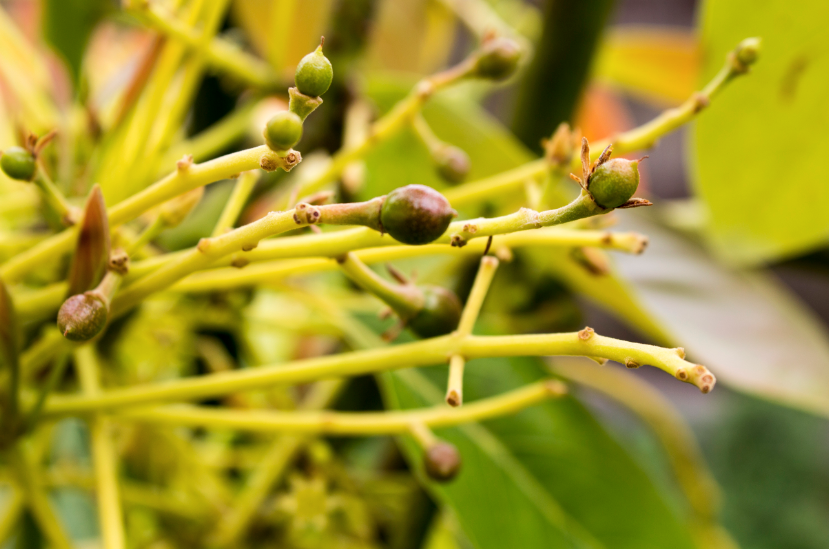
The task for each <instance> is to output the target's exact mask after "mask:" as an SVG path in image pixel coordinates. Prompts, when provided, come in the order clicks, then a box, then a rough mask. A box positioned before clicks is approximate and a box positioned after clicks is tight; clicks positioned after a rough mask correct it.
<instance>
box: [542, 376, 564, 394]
mask: <svg viewBox="0 0 829 549" xmlns="http://www.w3.org/2000/svg"><path fill="white" fill-rule="evenodd" d="M544 389H545V390H546V391H547V394H548V395H550V396H554V397H560V396H564V395H566V394H567V393H568V390H567V385H565V384H564V383H562V382H560V381H558V380H557V379H548V380H546V381H544Z"/></svg>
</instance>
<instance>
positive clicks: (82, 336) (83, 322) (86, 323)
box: [58, 292, 107, 341]
mask: <svg viewBox="0 0 829 549" xmlns="http://www.w3.org/2000/svg"><path fill="white" fill-rule="evenodd" d="M106 323H107V306H106V303H104V301H103V300H102V299H101V298H100V297H99V296H98V295H96V294H95V293H93V292H86V293H84V294H78V295H73V296H72V297H70V298H69V299H67V300H66V301H64V302H63V305H61V308H60V311H58V329H59V330H60V333H62V334H63V337H65V338H66V339H68V340H70V341H88V340H90V339H92V338H93V337H95V336H96V335H98V334H99V333H100V332H101V330H103V329H104V326H105V325H106Z"/></svg>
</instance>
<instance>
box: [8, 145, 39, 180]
mask: <svg viewBox="0 0 829 549" xmlns="http://www.w3.org/2000/svg"><path fill="white" fill-rule="evenodd" d="M0 167H2V168H3V172H4V173H5V174H6V175H8V176H9V177H11V178H12V179H19V180H21V181H31V180H32V178H33V177H34V176H35V156H34V155H33V154H32V153H30V152H29V151H27V150H26V149H24V148H23V147H9V148H8V149H6V150H5V151H3V156H0Z"/></svg>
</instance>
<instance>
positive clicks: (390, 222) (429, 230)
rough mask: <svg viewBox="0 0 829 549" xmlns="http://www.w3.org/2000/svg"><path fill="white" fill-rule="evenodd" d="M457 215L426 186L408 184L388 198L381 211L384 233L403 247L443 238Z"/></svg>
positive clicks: (440, 195)
mask: <svg viewBox="0 0 829 549" xmlns="http://www.w3.org/2000/svg"><path fill="white" fill-rule="evenodd" d="M456 215H457V212H456V211H455V210H453V209H452V207H451V206H450V205H449V201H448V200H446V198H444V196H443V195H442V194H440V193H439V192H437V191H436V190H434V189H433V188H431V187H427V186H425V185H406V186H405V187H400V188H398V189H395V190H393V191H392V192H390V193H389V194H388V196H386V199H385V201H384V202H383V206H382V208H381V209H380V223H381V224H382V225H383V230H384V231H386V232H387V233H389V234H390V235H391V236H392V237H393V238H394V239H395V240H398V241H400V242H402V243H404V244H415V245H417V244H428V243H429V242H432V241H434V240H436V239H438V238H440V237H441V236H442V235H443V233H445V232H446V229H447V228H449V223H451V222H452V218H454V217H455V216H456Z"/></svg>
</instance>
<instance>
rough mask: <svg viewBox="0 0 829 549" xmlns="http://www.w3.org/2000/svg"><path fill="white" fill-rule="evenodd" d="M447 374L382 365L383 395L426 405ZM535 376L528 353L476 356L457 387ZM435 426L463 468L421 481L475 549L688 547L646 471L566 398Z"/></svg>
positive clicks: (413, 452) (482, 389) (474, 392)
mask: <svg viewBox="0 0 829 549" xmlns="http://www.w3.org/2000/svg"><path fill="white" fill-rule="evenodd" d="M446 375H447V374H446V368H436V369H430V370H429V371H414V370H407V371H402V372H396V373H392V374H387V375H386V376H384V377H383V388H384V394H385V396H386V398H387V404H388V405H389V406H390V407H393V408H402V409H407V408H416V407H421V406H427V405H433V404H435V403H436V402H439V401H441V400H442V396H443V392H442V391H443V385H444V384H445V382H446ZM542 377H544V374H543V370H542V367H541V365H540V362H539V361H538V360H537V359H487V360H476V361H474V362H472V363H470V365H469V367H468V369H467V373H466V376H465V384H464V393H465V396H466V399H467V401H473V400H477V399H479V398H483V397H485V396H490V395H493V394H495V393H500V392H502V391H507V390H510V389H513V388H516V387H519V386H521V385H523V384H525V383H528V382H531V381H535V380H537V379H540V378H542ZM437 434H438V436H440V437H441V438H445V439H447V440H449V441H450V442H452V443H453V444H455V445H456V446H457V447H458V449H459V450H460V453H461V455H462V457H463V468H462V470H461V473H460V474H459V475H458V477H456V479H455V480H454V481H453V482H451V483H449V484H446V485H436V484H433V483H429V488H430V489H431V490H432V491H433V492H434V493H435V494H436V496H437V497H438V498H439V499H440V501H442V502H444V503H446V504H447V505H450V506H451V508H452V509H453V512H454V514H455V515H456V516H457V517H458V520H459V522H460V524H461V526H462V527H463V529H464V532H465V533H466V535H467V536H468V537H469V538H470V540H471V541H472V542H473V543H474V544H475V546H476V547H478V548H479V549H485V548H490V547H491V548H503V547H528V548H534V547H613V548H614V549H616V548H626V547H629V548H634V547H635V548H640V549H641V548H648V547H653V548H656V547H675V548H679V547H691V546H692V544H691V541H690V534H689V532H688V530H687V528H686V527H685V526H684V525H682V524H681V523H680V522H679V521H678V519H677V516H676V514H675V513H674V512H673V510H672V509H670V508H669V507H668V505H667V504H666V503H665V501H664V500H663V499H662V497H661V496H660V495H659V494H658V493H657V491H656V489H655V488H654V486H653V484H652V482H651V480H650V478H649V477H648V476H647V475H646V474H645V473H644V472H643V471H642V470H641V469H640V468H639V467H638V466H637V464H636V463H634V462H633V460H632V459H631V458H630V457H629V456H628V455H627V454H626V453H625V452H624V451H623V450H622V449H621V447H619V445H618V444H617V443H616V442H615V441H614V440H613V439H612V438H611V437H610V436H609V435H608V434H607V433H606V432H605V431H604V430H603V429H602V427H601V426H600V425H599V424H598V423H597V422H596V420H595V419H594V418H593V417H592V416H591V415H590V414H589V413H588V412H587V410H586V409H585V408H584V407H583V406H581V405H580V404H579V403H578V402H577V401H576V400H575V399H572V398H563V399H560V400H557V401H551V402H548V403H545V404H542V405H539V406H536V407H533V408H531V409H527V410H524V411H522V412H520V413H519V414H516V415H514V416H512V417H505V418H499V419H497V420H493V421H488V422H486V423H485V424H483V425H480V424H472V425H466V426H461V427H457V428H452V429H444V430H440V431H438V432H437ZM404 450H405V452H406V455H407V457H408V459H409V461H410V463H411V464H412V467H413V468H414V469H415V470H419V469H420V467H421V465H420V461H421V459H422V451H421V450H420V449H419V448H418V447H417V446H415V445H414V444H413V443H412V442H411V441H409V440H406V441H405V443H404ZM482 479H485V480H482ZM507 525H508V527H507Z"/></svg>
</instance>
